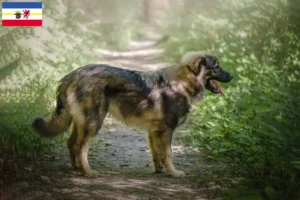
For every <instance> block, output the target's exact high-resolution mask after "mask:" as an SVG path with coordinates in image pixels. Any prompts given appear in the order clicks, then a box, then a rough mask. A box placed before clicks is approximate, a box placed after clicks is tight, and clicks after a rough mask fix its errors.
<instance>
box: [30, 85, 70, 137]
mask: <svg viewBox="0 0 300 200" xmlns="http://www.w3.org/2000/svg"><path fill="white" fill-rule="evenodd" d="M61 86H62V85H61ZM61 86H60V87H59V88H58V94H57V103H56V108H55V111H54V112H53V114H52V115H51V117H50V118H41V117H39V118H36V119H35V120H34V121H33V123H32V128H33V129H34V130H35V131H36V132H37V133H38V134H39V135H40V136H41V137H44V138H53V137H55V136H57V135H59V134H61V133H63V132H64V131H66V130H67V129H68V128H69V127H70V125H71V122H72V117H71V115H70V113H69V112H68V109H67V108H66V93H65V91H60V89H61V88H62V87H61Z"/></svg>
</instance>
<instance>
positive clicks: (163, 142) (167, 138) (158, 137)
mask: <svg viewBox="0 0 300 200" xmlns="http://www.w3.org/2000/svg"><path fill="white" fill-rule="evenodd" d="M150 134H151V135H152V136H151V137H152V139H153V140H152V141H153V149H152V152H154V154H153V153H152V155H156V157H158V158H159V159H160V160H161V163H162V164H163V165H164V167H165V170H166V173H168V174H170V175H172V176H173V177H182V176H184V175H185V174H184V172H183V171H178V170H176V169H175V167H174V165H173V161H172V149H171V142H172V135H173V131H172V130H157V131H153V132H151V133H150ZM156 162H157V164H160V161H156Z"/></svg>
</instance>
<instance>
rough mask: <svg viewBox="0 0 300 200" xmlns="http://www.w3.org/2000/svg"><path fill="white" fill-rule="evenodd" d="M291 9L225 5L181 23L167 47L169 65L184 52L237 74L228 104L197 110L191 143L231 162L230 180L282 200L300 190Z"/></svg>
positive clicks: (211, 102)
mask: <svg viewBox="0 0 300 200" xmlns="http://www.w3.org/2000/svg"><path fill="white" fill-rule="evenodd" d="M199 3H200V2H199ZM288 6H289V5H288V2H287V1H284V0H276V1H270V0H269V1H263V2H261V1H258V0H244V1H234V0H226V1H222V3H221V2H220V4H218V5H216V6H215V7H213V8H211V10H208V11H207V12H205V11H204V12H202V13H201V14H199V13H192V14H191V15H189V16H187V19H178V20H177V21H176V23H174V24H173V26H172V27H171V29H172V31H171V32H172V37H171V40H170V42H169V43H168V44H167V46H166V48H167V49H168V51H167V52H168V54H169V55H170V56H169V57H168V59H169V60H172V61H174V58H176V59H177V60H178V59H179V58H180V56H181V55H182V54H183V53H185V52H187V51H194V50H203V51H208V52H212V53H215V54H216V55H217V56H218V57H219V58H220V59H221V63H222V64H221V65H222V67H223V68H224V69H226V70H227V71H230V72H232V73H233V74H234V77H235V78H234V79H233V81H232V82H231V83H230V84H224V85H223V87H224V88H225V91H226V92H225V93H226V96H225V98H221V97H220V96H214V95H210V94H208V95H207V96H206V98H205V100H204V101H203V102H201V105H197V106H196V108H195V109H194V111H193V113H192V116H191V119H190V125H189V126H188V128H187V129H188V130H189V132H190V135H189V138H190V140H191V141H192V142H193V143H194V144H196V145H201V146H202V147H204V148H205V149H206V151H207V152H208V154H209V155H210V158H212V159H214V160H217V161H219V162H221V163H227V164H228V165H229V166H230V168H229V169H231V170H230V173H231V177H236V176H240V177H245V179H241V180H245V181H244V184H246V185H248V187H249V186H252V187H259V188H261V189H263V188H265V187H266V188H267V191H270V188H271V189H272V191H273V190H274V192H275V193H276V197H277V198H278V199H282V198H283V199H290V198H296V196H297V191H296V189H297V188H299V184H300V181H299V180H300V173H299V169H300V160H299V158H300V131H299V130H300V124H299V122H300V92H299V86H300V79H299V73H300V72H299V64H300V63H299V57H300V56H299V55H300V51H299V47H300V43H299V36H298V34H297V32H295V31H293V29H291V27H292V24H290V23H288V22H289V18H288V17H289V13H288V12H287V11H288ZM212 10H213V12H210V11H212ZM216 13H221V14H216ZM169 29H170V27H168V29H167V30H166V32H167V31H169ZM174 49H177V50H176V51H174ZM267 193H268V192H266V191H264V192H263V194H264V195H265V196H266V197H268V198H269V199H274V198H275V197H272V198H271V197H270V194H269V195H268V194H267ZM298 195H299V194H298ZM271 196H272V195H271ZM229 199H230V198H229Z"/></svg>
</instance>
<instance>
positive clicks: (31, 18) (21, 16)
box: [2, 2, 43, 26]
mask: <svg viewBox="0 0 300 200" xmlns="http://www.w3.org/2000/svg"><path fill="white" fill-rule="evenodd" d="M42 24H43V21H42V2H2V26H42Z"/></svg>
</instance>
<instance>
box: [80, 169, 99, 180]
mask: <svg viewBox="0 0 300 200" xmlns="http://www.w3.org/2000/svg"><path fill="white" fill-rule="evenodd" d="M84 176H86V177H90V178H96V177H98V176H99V173H98V172H97V171H95V170H91V171H87V172H84Z"/></svg>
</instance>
